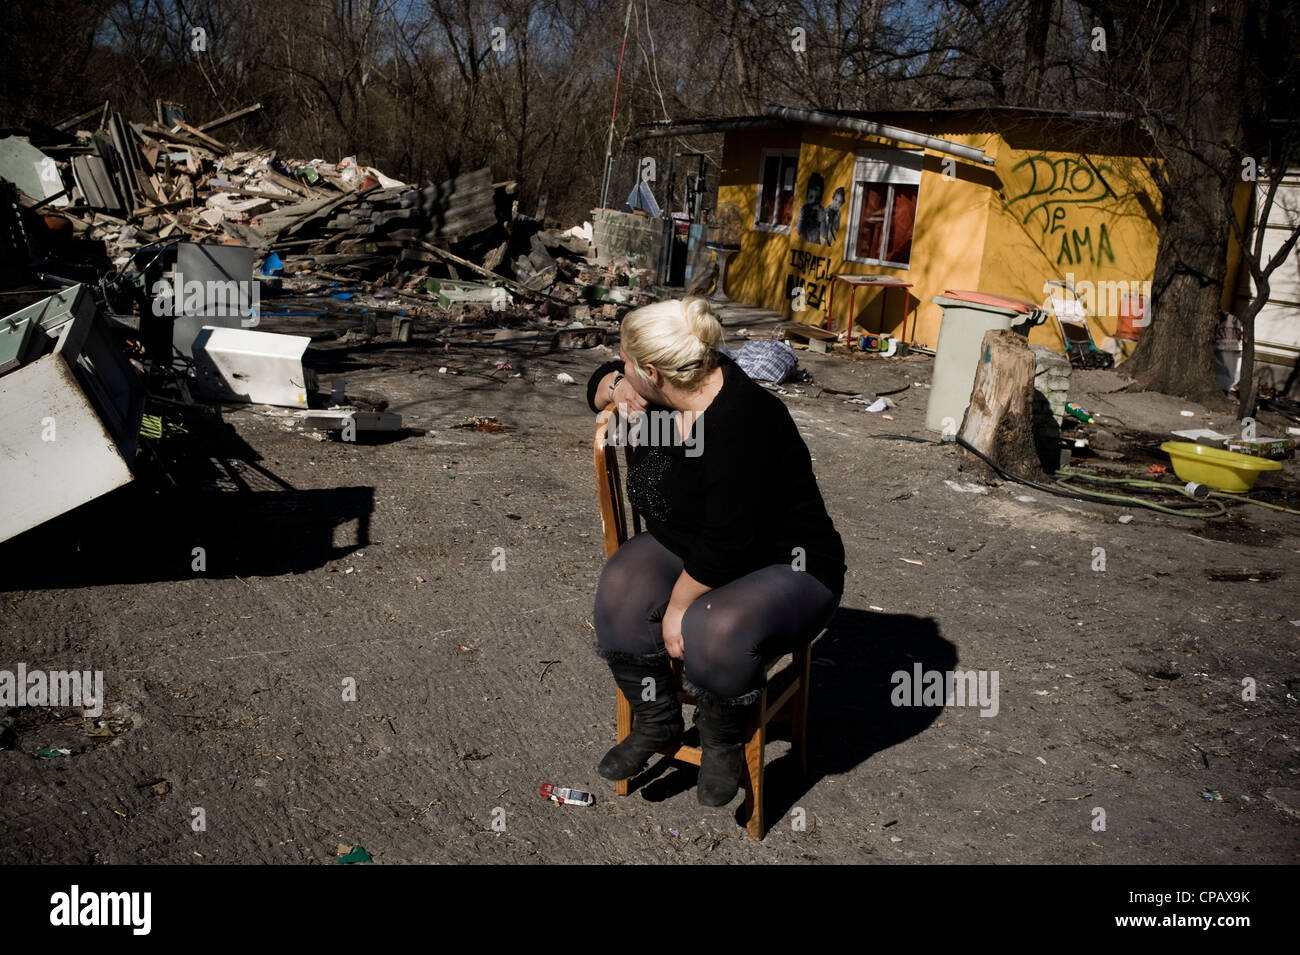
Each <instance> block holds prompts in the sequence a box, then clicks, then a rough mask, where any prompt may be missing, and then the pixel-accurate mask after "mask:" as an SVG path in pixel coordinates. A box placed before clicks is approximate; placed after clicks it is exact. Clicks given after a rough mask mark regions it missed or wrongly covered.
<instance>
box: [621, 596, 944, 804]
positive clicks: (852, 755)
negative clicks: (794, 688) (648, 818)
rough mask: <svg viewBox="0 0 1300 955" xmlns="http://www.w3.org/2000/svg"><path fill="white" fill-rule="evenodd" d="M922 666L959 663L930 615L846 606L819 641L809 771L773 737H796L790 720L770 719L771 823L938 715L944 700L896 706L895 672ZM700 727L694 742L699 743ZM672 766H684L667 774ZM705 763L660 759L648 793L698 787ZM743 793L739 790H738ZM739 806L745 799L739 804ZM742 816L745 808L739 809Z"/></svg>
mask: <svg viewBox="0 0 1300 955" xmlns="http://www.w3.org/2000/svg"><path fill="white" fill-rule="evenodd" d="M917 664H920V667H921V671H922V673H924V672H925V671H930V670H935V671H938V672H940V673H947V672H948V671H951V670H953V669H955V668H956V665H957V648H956V646H955V645H953V644H952V643H950V642H949V641H948V640H945V639H944V638H943V637H942V636H941V635H940V633H939V626H938V624H937V623H936V622H935V621H934V620H933V619H931V618H929V617H915V616H912V615H910V614H886V613H875V612H871V611H866V610H854V609H852V608H848V607H840V608H839V609H838V610H837V611H836V612H835V615H834V617H832V618H831V622H830V624H829V625H828V626H827V628H826V633H825V634H824V635H823V636H822V638H821V639H820V640H818V641H817V643H816V644H814V645H813V653H812V680H811V690H810V698H809V704H808V774H807V776H802V777H801V774H800V773H799V766H798V760H796V759H795V757H794V754H793V752H786V753H784V754H783V755H781V756H779V757H778V758H775V759H773V758H772V755H771V754H772V748H771V746H770V744H771V743H772V741H773V740H785V741H789V740H790V728H789V723H788V722H783V721H779V720H777V719H773V720H772V721H771V722H769V723H768V727H767V742H768V743H769V748H768V751H767V752H768V760H769V761H768V762H767V764H766V768H765V770H764V776H763V780H764V790H765V792H764V800H763V802H764V812H763V814H764V817H765V819H766V821H767V824H768V826H769V827H770V826H771V825H772V824H773V823H774V822H775V821H776V820H778V819H780V818H781V817H783V816H785V815H786V814H788V813H789V811H790V809H791V808H792V807H793V806H794V805H795V803H796V802H797V801H798V800H799V799H800V798H801V797H802V796H803V795H804V794H805V793H807V792H808V791H809V790H810V789H811V788H812V787H813V786H815V785H816V784H817V783H818V782H819V781H820V780H821V779H822V778H823V777H824V776H832V775H839V774H842V773H846V772H849V771H850V770H852V769H854V768H855V767H856V766H858V765H859V764H861V763H863V762H865V761H866V760H867V759H869V758H870V757H871V756H872V755H873V754H875V753H878V752H880V751H881V750H884V749H888V748H889V747H891V746H895V745H897V744H898V743H901V742H903V741H904V740H906V739H909V738H911V737H913V736H916V735H918V734H920V733H921V731H922V730H924V729H925V728H926V727H928V726H929V725H930V724H931V723H933V722H934V721H935V720H936V719H938V717H939V714H940V713H942V712H943V707H942V706H914V705H895V703H894V700H895V699H905V700H907V701H909V702H910V701H911V700H912V694H911V691H910V690H911V688H910V682H909V684H908V689H909V692H908V693H907V694H903V693H902V692H901V690H900V682H901V681H899V680H895V679H894V674H896V673H900V672H901V673H905V674H907V676H908V679H909V681H910V680H911V678H912V677H913V675H914V673H915V667H916V665H917ZM792 676H793V674H791V673H788V672H786V671H784V670H783V671H778V672H777V673H774V674H773V676H772V679H771V681H770V682H769V684H768V695H769V697H777V696H779V695H780V693H781V691H782V689H783V688H784V687H785V686H786V685H787V684H788V681H789V680H790V679H791V678H792ZM693 736H694V731H693V730H692V731H690V733H689V734H688V739H687V742H691V743H694V742H696V741H695V740H694V739H693V738H691V737H693ZM670 766H672V767H675V768H676V770H677V771H676V772H673V773H669V774H667V775H661V774H662V773H664V771H665V770H666V769H668V768H669V767H670ZM697 774H698V770H696V769H695V767H693V766H687V765H684V764H680V763H672V762H670V761H668V760H660V761H659V762H658V763H656V764H654V765H653V766H651V767H650V769H649V770H648V773H647V774H645V778H649V779H651V780H652V781H650V782H649V783H648V784H646V785H645V786H644V788H643V789H642V796H643V797H644V798H645V799H648V800H651V801H655V802H658V801H661V800H664V799H667V798H669V797H671V796H673V795H676V794H677V793H680V792H683V791H685V790H687V789H690V788H692V787H693V786H694V785H695V779H696V776H697ZM737 798H738V799H739V797H737ZM738 805H739V803H738ZM736 812H737V821H738V822H741V824H743V820H742V819H741V818H740V812H741V810H740V809H739V808H738V809H737V811H736Z"/></svg>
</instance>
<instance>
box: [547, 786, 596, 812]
mask: <svg viewBox="0 0 1300 955" xmlns="http://www.w3.org/2000/svg"><path fill="white" fill-rule="evenodd" d="M541 793H542V798H544V799H549V800H551V801H552V802H556V803H559V804H560V805H561V806H590V805H592V804H593V803H595V801H596V797H595V796H593V795H592V794H591V793H588V792H583V791H582V790H581V789H569V788H568V787H567V786H556V785H554V784H553V783H542V789H541Z"/></svg>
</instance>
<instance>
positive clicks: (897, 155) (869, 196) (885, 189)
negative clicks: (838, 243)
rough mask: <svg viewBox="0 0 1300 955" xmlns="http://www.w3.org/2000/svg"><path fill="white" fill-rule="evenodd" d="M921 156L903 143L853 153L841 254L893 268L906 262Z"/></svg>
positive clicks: (919, 177) (912, 224)
mask: <svg viewBox="0 0 1300 955" xmlns="http://www.w3.org/2000/svg"><path fill="white" fill-rule="evenodd" d="M922 156H923V153H922V152H921V151H919V150H918V151H912V150H905V149H880V150H864V151H862V152H859V153H858V154H857V162H856V163H855V166H854V175H853V207H852V211H851V212H850V215H849V222H850V224H851V227H850V229H849V230H848V235H847V236H846V238H845V241H846V248H845V250H844V258H845V259H846V260H848V261H851V262H864V263H867V264H871V265H886V266H893V267H896V268H907V267H908V266H909V265H910V264H911V261H912V232H913V229H914V228H915V225H916V201H917V196H918V194H919V192H920V187H921V158H922Z"/></svg>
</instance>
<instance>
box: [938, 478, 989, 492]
mask: <svg viewBox="0 0 1300 955" xmlns="http://www.w3.org/2000/svg"><path fill="white" fill-rule="evenodd" d="M943 483H944V484H946V485H948V486H949V487H950V488H952V489H953V490H954V491H958V492H960V493H962V494H986V493H988V490H987V488H983V487H981V486H980V485H978V484H958V483H957V482H956V481H944V482H943Z"/></svg>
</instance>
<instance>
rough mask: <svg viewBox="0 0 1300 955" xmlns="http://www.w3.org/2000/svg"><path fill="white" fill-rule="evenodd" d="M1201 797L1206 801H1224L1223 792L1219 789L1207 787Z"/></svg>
mask: <svg viewBox="0 0 1300 955" xmlns="http://www.w3.org/2000/svg"><path fill="white" fill-rule="evenodd" d="M1201 798H1202V799H1204V800H1205V801H1206V802H1223V794H1222V793H1221V792H1219V791H1218V790H1217V789H1206V790H1204V791H1202V793H1201Z"/></svg>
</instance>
